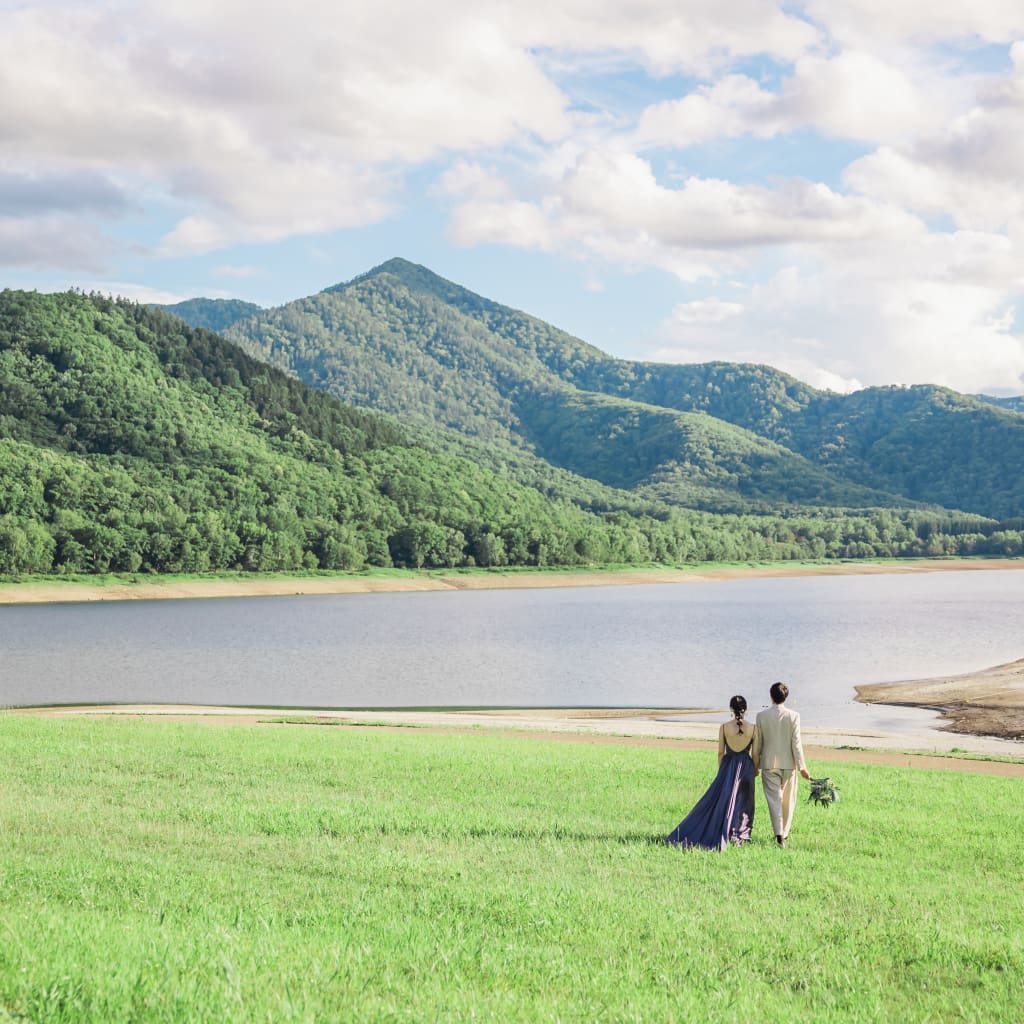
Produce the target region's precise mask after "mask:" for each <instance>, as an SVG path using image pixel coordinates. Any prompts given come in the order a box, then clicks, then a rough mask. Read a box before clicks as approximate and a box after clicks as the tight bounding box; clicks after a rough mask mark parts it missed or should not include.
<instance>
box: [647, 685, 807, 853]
mask: <svg viewBox="0 0 1024 1024" xmlns="http://www.w3.org/2000/svg"><path fill="white" fill-rule="evenodd" d="M770 692H771V698H772V706H771V707H770V708H766V709H765V710H764V711H762V712H761V713H760V714H759V715H758V716H757V724H756V725H752V724H751V723H750V722H748V721H747V720H746V719H745V718H744V717H743V716H744V714H745V713H746V710H747V701H746V698H745V697H733V699H732V700H731V701H729V708H730V709H731V710H732V713H733V719H732V721H730V722H726V723H725V724H724V725H723V726H722V727H721V728H720V729H719V730H718V775H717V776H716V777H715V781H714V782H712V783H711V786H710V787H709V789H708V791H707V792H706V793H705V794H704V795H703V796H702V797H701V798H700V799H699V800H698V801H697V804H696V806H695V807H694V808H693V810H692V811H690V813H689V814H688V815H687V816H686V817H685V818H684V819H683V820H682V821H681V822H680V824H679V826H678V827H677V828H676V830H675V831H674V832H673V833H672V834H671V835H670V836H668V837H667V838H666V839H665V842H667V843H672V844H673V845H675V846H700V847H703V848H704V849H707V850H724V849H725V848H726V846H727V845H728V844H729V843H736V844H737V845H738V844H740V843H745V842H746V841H747V840H748V839H750V830H751V826H752V825H753V824H754V779H755V778H757V775H758V774H759V773H760V775H761V785H762V787H763V788H764V798H765V800H766V801H767V803H768V813H769V814H770V815H771V819H772V831H773V832H774V833H775V841H776V842H777V843H778V844H779V846H785V845H786V839H787V838H788V836H789V826H790V824H791V823H792V821H793V809H794V807H795V806H796V787H797V772H799V773H800V774H801V775H802V776H803V777H804V778H805V779H809V778H810V777H811V776H810V773H809V772H808V771H807V765H806V764H805V763H804V748H803V744H802V743H801V742H800V716H799V715H798V714H797V713H796V712H795V711H790V710H789V708H787V707H785V703H786V698H787V697H788V696H789V687H788V686H786V684H785V683H774V684H773V685H772V688H771V691H770Z"/></svg>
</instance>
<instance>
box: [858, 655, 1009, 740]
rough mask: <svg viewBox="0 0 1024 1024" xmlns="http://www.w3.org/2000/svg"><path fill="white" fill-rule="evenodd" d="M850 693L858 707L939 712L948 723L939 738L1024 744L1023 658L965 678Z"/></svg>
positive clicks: (889, 685)
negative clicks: (956, 736) (995, 738)
mask: <svg viewBox="0 0 1024 1024" xmlns="http://www.w3.org/2000/svg"><path fill="white" fill-rule="evenodd" d="M854 689H855V690H856V691H857V698H856V699H857V700H858V701H859V702H860V703H861V704H885V705H889V706H891V707H914V708H927V709H929V710H932V711H937V712H939V713H940V714H941V715H942V717H943V718H945V719H946V720H947V723H946V725H945V726H944V727H943V729H942V731H943V732H948V733H953V734H961V735H969V736H998V737H1000V738H1003V739H1008V740H1016V741H1018V742H1020V741H1024V658H1022V659H1020V660H1019V661H1012V662H1009V663H1008V664H1006V665H996V666H994V667H992V668H987V669H982V670H981V671H978V672H968V673H966V674H964V675H954V676H936V677H934V678H932V679H915V680H912V681H908V682H902V683H868V684H865V685H861V686H855V687H854ZM1022 746H1024V744H1022Z"/></svg>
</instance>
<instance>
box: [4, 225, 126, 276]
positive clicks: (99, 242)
mask: <svg viewBox="0 0 1024 1024" xmlns="http://www.w3.org/2000/svg"><path fill="white" fill-rule="evenodd" d="M111 248H112V246H111V243H110V240H109V239H108V238H106V237H105V236H104V235H103V234H101V233H100V231H99V230H97V229H96V228H95V227H94V226H93V225H92V224H89V223H86V222H84V221H82V220H80V219H77V218H75V217H68V216H63V215H53V214H51V215H44V216H37V217H3V216H0V266H4V267H22V268H25V267H27V268H32V269H39V270H47V269H50V268H60V269H62V270H82V271H88V272H90V273H98V272H100V271H102V270H104V269H105V267H106V264H107V260H108V257H109V256H110V252H111Z"/></svg>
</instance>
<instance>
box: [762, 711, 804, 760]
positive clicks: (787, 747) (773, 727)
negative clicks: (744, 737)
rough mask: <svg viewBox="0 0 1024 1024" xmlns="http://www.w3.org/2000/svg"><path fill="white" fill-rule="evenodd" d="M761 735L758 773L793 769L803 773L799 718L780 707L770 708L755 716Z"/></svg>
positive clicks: (792, 712) (802, 750)
mask: <svg viewBox="0 0 1024 1024" xmlns="http://www.w3.org/2000/svg"><path fill="white" fill-rule="evenodd" d="M757 729H758V732H760V734H761V770H762V771H763V770H764V769H766V768H767V769H768V770H769V771H772V770H774V769H782V768H795V769H797V770H798V771H803V770H804V769H805V768H806V765H805V764H804V747H803V744H802V743H801V742H800V716H799V715H798V714H797V713H796V712H795V711H790V710H789V708H787V707H786V706H785V705H783V704H773V705H772V706H771V707H770V708H765V709H764V711H762V712H760V714H758V716H757Z"/></svg>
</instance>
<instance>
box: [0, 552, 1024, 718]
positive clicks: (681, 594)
mask: <svg viewBox="0 0 1024 1024" xmlns="http://www.w3.org/2000/svg"><path fill="white" fill-rule="evenodd" d="M1022 620H1024V572H1009V571H1007V572H999V571H990V572H980V571H951V572H939V573H922V574H909V575H879V576H816V577H792V578H771V579H764V578H762V579H741V580H722V581H714V582H702V583H682V584H659V585H637V586H612V587H586V588H556V589H537V590H485V591H453V592H426V593H408V594H338V595H330V596H294V597H263V598H238V599H233V598H219V599H207V600H157V601H130V602H102V603H78V604H51V605H21V606H18V605H14V606H5V607H2V608H0V655H2V658H3V661H2V670H0V703H2V704H5V705H8V706H15V705H38V704H69V703H107V702H113V703H136V702H141V703H186V704H218V705H237V706H290V707H331V708H338V707H342V708H344V707H347V708H357V707H465V706H472V707H492V706H511V707H581V706H587V707H591V706H592V707H698V708H722V707H724V706H725V705H726V703H727V702H728V699H729V697H730V696H731V695H732V694H734V693H744V694H745V695H746V696H747V699H748V701H749V703H750V707H751V711H752V712H756V711H757V710H758V709H759V708H760V707H762V706H764V705H765V704H766V703H767V701H768V696H767V690H768V686H769V685H770V684H771V682H773V681H774V680H776V679H784V680H786V681H787V682H788V683H789V684H790V688H791V690H792V696H791V698H790V705H791V706H793V707H794V708H796V709H798V710H799V711H801V713H802V715H803V718H804V721H805V722H806V723H807V724H808V725H820V726H824V727H838V726H848V727H852V726H862V727H869V726H874V727H886V726H887V727H890V728H899V727H901V726H902V725H911V726H913V725H918V726H920V725H921V724H926V723H930V722H933V721H934V720H935V716H934V715H933V714H932V713H930V712H924V711H920V712H918V711H915V710H913V709H911V710H905V709H880V708H871V707H865V706H862V705H857V704H854V703H853V698H854V692H853V687H854V685H855V684H859V683H873V682H888V681H892V680H899V679H917V678H925V677H929V676H937V675H943V674H948V673H962V672H969V671H973V670H976V669H981V668H986V667H989V666H991V665H996V664H1001V663H1004V662H1009V661H1014V660H1016V659H1018V658H1020V657H1022V656H1024V650H1022V648H1024V629H1022V626H1024V621H1022Z"/></svg>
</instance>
